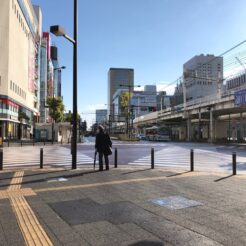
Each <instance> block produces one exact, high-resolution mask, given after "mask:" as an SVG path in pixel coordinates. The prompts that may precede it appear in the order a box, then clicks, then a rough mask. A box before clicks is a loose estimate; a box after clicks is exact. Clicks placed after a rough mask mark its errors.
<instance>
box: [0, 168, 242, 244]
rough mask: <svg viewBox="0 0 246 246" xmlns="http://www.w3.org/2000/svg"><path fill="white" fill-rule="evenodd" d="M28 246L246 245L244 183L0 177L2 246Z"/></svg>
mask: <svg viewBox="0 0 246 246" xmlns="http://www.w3.org/2000/svg"><path fill="white" fill-rule="evenodd" d="M157 198H164V200H163V201H162V205H164V206H160V205H158V204H156V203H158V202H161V201H160V200H154V199H157ZM152 200H154V201H155V202H156V203H153V202H152ZM188 206H191V207H188ZM182 207H183V208H182ZM25 244H26V245H93V246H97V245H107V246H110V245H117V246H118V245H237V246H238V245H246V176H239V175H238V176H227V177H226V176H225V174H209V173H199V172H194V173H191V172H183V173H178V172H176V171H170V170H168V169H155V170H150V169H145V168H144V167H142V168H135V167H132V168H130V167H126V168H119V169H111V170H110V171H104V172H94V171H93V170H92V169H83V170H76V171H70V170H61V169H60V170H58V169H49V170H48V169H47V170H42V171H39V170H33V171H19V172H1V173H0V245H25Z"/></svg>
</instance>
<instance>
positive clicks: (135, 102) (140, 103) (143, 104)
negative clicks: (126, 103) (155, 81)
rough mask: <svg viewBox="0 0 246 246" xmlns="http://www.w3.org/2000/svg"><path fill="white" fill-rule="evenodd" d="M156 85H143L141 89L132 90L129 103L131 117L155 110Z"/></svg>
mask: <svg viewBox="0 0 246 246" xmlns="http://www.w3.org/2000/svg"><path fill="white" fill-rule="evenodd" d="M156 95H157V91H156V85H145V86H144V90H143V91H134V95H133V97H132V98H131V101H130V105H131V107H132V109H133V116H134V117H133V118H134V119H135V118H136V117H139V116H142V115H145V114H148V113H150V112H155V111H156V108H157V97H156Z"/></svg>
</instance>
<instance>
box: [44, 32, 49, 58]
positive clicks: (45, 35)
mask: <svg viewBox="0 0 246 246" xmlns="http://www.w3.org/2000/svg"><path fill="white" fill-rule="evenodd" d="M43 38H44V39H46V42H47V60H48V61H49V60H50V33H49V32H43Z"/></svg>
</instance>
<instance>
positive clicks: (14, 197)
mask: <svg viewBox="0 0 246 246" xmlns="http://www.w3.org/2000/svg"><path fill="white" fill-rule="evenodd" d="M23 175H24V172H23V171H20V172H16V173H15V174H14V177H13V178H12V180H11V182H10V186H9V187H8V189H7V190H6V191H1V192H0V199H4V198H9V200H10V203H11V206H12V209H13V211H14V213H15V216H16V219H17V222H18V225H19V227H20V230H21V232H22V235H23V238H24V240H25V242H26V245H28V246H36V245H37V246H43V245H44V246H51V245H53V244H52V242H51V241H50V239H49V237H48V235H47V234H46V232H45V231H44V229H43V228H42V226H41V225H40V223H39V221H38V219H37V217H36V216H35V214H34V212H33V210H32V209H31V207H30V206H29V204H28V202H27V201H26V199H25V195H35V193H34V192H33V191H32V189H30V188H26V189H21V183H22V180H23Z"/></svg>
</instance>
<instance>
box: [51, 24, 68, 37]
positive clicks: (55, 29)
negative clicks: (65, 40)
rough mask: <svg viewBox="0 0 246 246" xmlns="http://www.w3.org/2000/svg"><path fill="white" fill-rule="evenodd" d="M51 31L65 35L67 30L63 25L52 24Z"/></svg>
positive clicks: (58, 34)
mask: <svg viewBox="0 0 246 246" xmlns="http://www.w3.org/2000/svg"><path fill="white" fill-rule="evenodd" d="M50 32H51V33H53V34H54V35H56V36H64V35H65V30H64V28H63V27H61V26H58V25H56V26H51V27H50Z"/></svg>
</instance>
